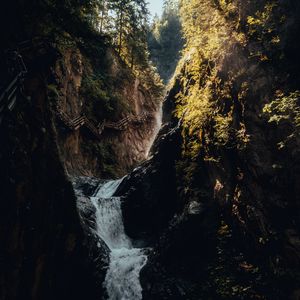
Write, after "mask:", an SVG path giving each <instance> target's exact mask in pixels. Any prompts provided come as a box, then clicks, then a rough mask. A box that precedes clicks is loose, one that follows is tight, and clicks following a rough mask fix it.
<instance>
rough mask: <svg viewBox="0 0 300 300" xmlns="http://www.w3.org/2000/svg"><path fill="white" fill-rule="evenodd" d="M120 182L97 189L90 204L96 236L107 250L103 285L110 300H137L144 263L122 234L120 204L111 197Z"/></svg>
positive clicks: (144, 256) (110, 183)
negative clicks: (140, 274)
mask: <svg viewBox="0 0 300 300" xmlns="http://www.w3.org/2000/svg"><path fill="white" fill-rule="evenodd" d="M121 182H122V179H119V180H112V181H108V182H106V183H104V184H103V185H101V186H100V188H99V189H98V191H97V192H96V195H95V196H94V197H91V200H92V202H93V204H94V206H95V208H96V232H97V234H98V236H99V237H100V238H101V239H102V240H103V241H104V242H105V243H106V245H107V246H108V247H109V249H110V250H111V252H110V263H109V268H108V270H107V273H106V277H105V282H104V285H105V287H106V290H107V293H108V296H109V299H110V300H140V299H142V287H141V284H140V279H139V273H140V270H141V269H142V268H143V266H144V265H145V264H146V262H147V256H146V255H145V254H144V250H143V249H138V248H133V247H132V243H131V241H130V239H129V237H128V236H127V235H126V234H125V230H124V224H123V218H122V210H121V201H120V198H119V197H113V194H114V193H115V191H116V190H117V188H118V186H119V185H120V183H121Z"/></svg>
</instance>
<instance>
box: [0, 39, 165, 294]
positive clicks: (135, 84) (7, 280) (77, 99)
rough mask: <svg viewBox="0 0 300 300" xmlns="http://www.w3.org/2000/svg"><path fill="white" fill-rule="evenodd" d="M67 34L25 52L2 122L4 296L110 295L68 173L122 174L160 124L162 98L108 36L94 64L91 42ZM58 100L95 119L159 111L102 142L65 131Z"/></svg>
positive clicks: (83, 132) (71, 111)
mask: <svg viewBox="0 0 300 300" xmlns="http://www.w3.org/2000/svg"><path fill="white" fill-rule="evenodd" d="M62 39H63V41H62V42H61V41H59V42H58V41H57V40H56V41H55V42H53V41H52V42H50V43H49V41H46V42H42V43H37V45H31V46H30V47H29V48H28V49H26V50H24V51H22V56H23V60H24V62H25V64H26V66H27V69H28V73H27V75H26V78H25V81H24V92H23V93H22V94H19V95H18V97H17V103H16V107H15V108H14V110H13V111H6V112H5V114H4V118H3V120H2V123H1V129H0V136H1V145H3V147H2V149H1V154H0V162H1V166H2V167H1V173H0V178H1V191H0V199H1V224H0V243H1V245H2V246H1V253H0V257H1V261H0V264H1V272H0V273H1V274H0V299H66V298H72V299H80V298H81V299H82V298H85V297H88V298H91V299H100V298H101V297H102V296H103V287H102V284H101V283H102V282H103V280H104V277H103V276H105V273H104V272H102V271H101V270H102V267H101V266H102V265H103V264H104V263H105V261H102V260H101V259H100V260H99V250H98V246H97V240H95V239H94V238H92V237H91V234H90V233H87V232H85V227H84V226H83V227H82V226H81V225H82V224H81V221H80V218H79V216H78V212H77V207H76V198H75V195H74V190H73V188H72V185H71V183H70V178H69V176H68V175H89V176H101V177H105V176H109V177H110V176H120V175H123V174H124V173H125V172H127V171H128V170H130V169H131V168H133V167H134V166H135V165H136V163H137V162H139V161H140V160H143V159H145V158H146V156H147V152H148V150H149V149H148V148H149V147H148V145H149V141H150V140H151V139H153V131H155V130H156V128H157V126H158V123H159V122H158V121H157V119H156V118H157V117H158V116H159V115H158V113H159V110H160V108H159V107H160V101H159V99H158V98H157V97H156V96H155V97H154V96H153V94H152V93H151V92H150V91H149V90H147V88H145V87H144V84H143V83H141V81H139V80H138V79H136V78H135V76H134V75H133V74H132V72H131V70H130V69H129V68H128V67H126V66H125V65H124V63H122V61H121V60H120V59H118V58H117V56H116V55H115V53H114V52H113V51H112V50H109V49H107V47H105V46H103V44H102V43H103V41H101V40H100V41H99V40H97V41H95V44H96V45H97V46H95V45H94V44H92V46H93V47H95V48H96V50H95V48H92V47H89V48H88V49H89V50H90V49H91V48H92V50H90V51H92V53H89V54H90V55H92V54H93V55H95V52H93V51H96V52H97V53H96V54H97V55H95V57H96V59H95V61H93V64H91V62H90V61H89V59H88V57H89V55H88V54H87V53H88V51H87V50H86V49H84V48H83V47H81V50H80V49H79V48H80V47H76V45H75V44H76V43H75V42H74V40H73V38H72V37H70V36H68V35H67V36H64V37H63V38H62ZM92 41H93V39H92ZM98 45H100V46H98ZM89 46H91V45H89ZM82 49H84V50H86V52H85V51H84V50H82ZM101 51H103V52H101ZM83 53H84V54H83ZM100 54H101V55H100ZM98 67H99V68H98ZM101 67H102V68H101ZM108 70H109V71H108ZM2 71H3V70H2ZM99 74H100V75H99ZM97 76H98V77H97ZM101 76H103V78H104V79H103V78H102V79H100V77H101ZM122 76H123V77H122ZM98 99H99V102H97V101H98ZM58 105H59V106H60V107H61V108H62V109H63V110H64V112H65V113H67V114H68V115H69V116H71V117H72V116H76V115H78V114H81V113H84V114H85V115H86V116H88V117H89V118H90V119H91V120H93V121H94V122H95V123H97V122H100V121H102V120H104V118H107V120H108V121H109V120H111V121H118V120H119V119H120V118H123V117H125V116H127V115H128V114H131V115H134V114H138V113H141V112H147V113H149V114H152V113H153V118H152V117H151V118H150V120H148V121H147V122H145V123H143V124H142V125H141V126H136V127H132V128H128V129H127V130H124V131H122V132H118V131H117V132H115V131H114V130H108V131H104V132H103V136H101V139H100V140H97V139H96V138H95V137H94V136H93V135H92V134H91V132H90V131H89V130H87V128H81V129H80V130H76V131H72V130H70V129H68V127H67V126H66V124H64V122H62V120H61V119H60V118H59V117H58V114H57V112H58V110H57V107H58ZM97 105H98V106H97ZM114 105H115V106H114ZM95 108H96V109H95ZM121 154H122V155H121ZM88 217H90V215H89V216H88ZM88 221H89V222H90V221H91V220H88ZM104 260H105V259H104Z"/></svg>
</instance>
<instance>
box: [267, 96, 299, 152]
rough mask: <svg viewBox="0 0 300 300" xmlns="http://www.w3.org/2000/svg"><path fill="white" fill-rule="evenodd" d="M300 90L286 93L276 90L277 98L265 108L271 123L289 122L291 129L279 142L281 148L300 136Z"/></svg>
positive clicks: (282, 123)
mask: <svg viewBox="0 0 300 300" xmlns="http://www.w3.org/2000/svg"><path fill="white" fill-rule="evenodd" d="M299 104H300V91H294V92H290V93H289V94H287V95H286V94H284V93H283V92H282V91H277V92H276V99H275V100H273V101H271V102H270V103H269V104H266V105H265V106H264V108H263V112H264V114H266V115H267V116H268V118H269V120H268V121H269V123H275V124H276V125H279V126H280V125H284V124H287V125H288V128H290V129H289V131H288V134H287V137H286V138H285V139H284V140H283V141H280V142H279V143H278V147H279V149H281V148H283V147H285V146H286V144H287V143H288V142H289V141H291V140H294V139H295V138H299V136H300V106H299Z"/></svg>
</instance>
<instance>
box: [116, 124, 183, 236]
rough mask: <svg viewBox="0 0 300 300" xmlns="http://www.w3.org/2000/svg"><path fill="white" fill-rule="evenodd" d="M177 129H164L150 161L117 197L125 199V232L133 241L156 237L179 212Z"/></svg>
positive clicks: (136, 172) (124, 186)
mask: <svg viewBox="0 0 300 300" xmlns="http://www.w3.org/2000/svg"><path fill="white" fill-rule="evenodd" d="M179 141H180V136H179V131H178V128H173V129H170V127H169V126H168V125H166V126H165V127H164V128H163V129H162V130H161V133H160V137H159V138H158V140H157V141H156V144H155V145H154V146H153V149H152V153H153V155H152V157H151V158H150V159H149V160H148V161H146V162H144V163H143V164H142V165H141V166H139V167H138V168H136V169H135V170H134V171H133V172H132V173H131V174H130V175H128V176H127V177H126V178H125V180H124V181H123V183H122V184H121V185H120V187H119V189H118V191H117V194H119V195H122V196H123V197H124V201H123V207H122V208H123V215H124V221H125V228H126V229H127V232H128V234H129V236H131V237H133V238H149V237H151V238H152V237H156V236H157V234H158V233H159V232H160V231H161V230H162V229H163V228H164V227H166V226H167V224H168V222H169V220H170V218H171V217H172V216H173V214H174V213H175V212H176V211H177V209H178V195H177V191H176V172H175V160H176V158H177V157H178V155H179V148H178V145H180V142H179Z"/></svg>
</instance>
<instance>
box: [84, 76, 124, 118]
mask: <svg viewBox="0 0 300 300" xmlns="http://www.w3.org/2000/svg"><path fill="white" fill-rule="evenodd" d="M80 93H81V96H82V97H83V98H84V99H85V106H86V110H87V111H88V112H89V114H91V115H94V116H95V118H96V119H97V120H98V121H100V120H104V119H105V118H106V119H110V118H115V117H118V116H119V115H120V114H121V113H124V112H126V111H128V110H129V107H128V103H127V102H125V101H124V100H122V98H121V97H120V96H119V95H118V94H117V93H116V92H114V91H112V90H111V89H108V88H107V87H106V86H105V85H104V83H103V81H102V80H101V79H99V78H97V77H93V76H90V75H86V76H84V77H83V81H82V86H81V90H80Z"/></svg>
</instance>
